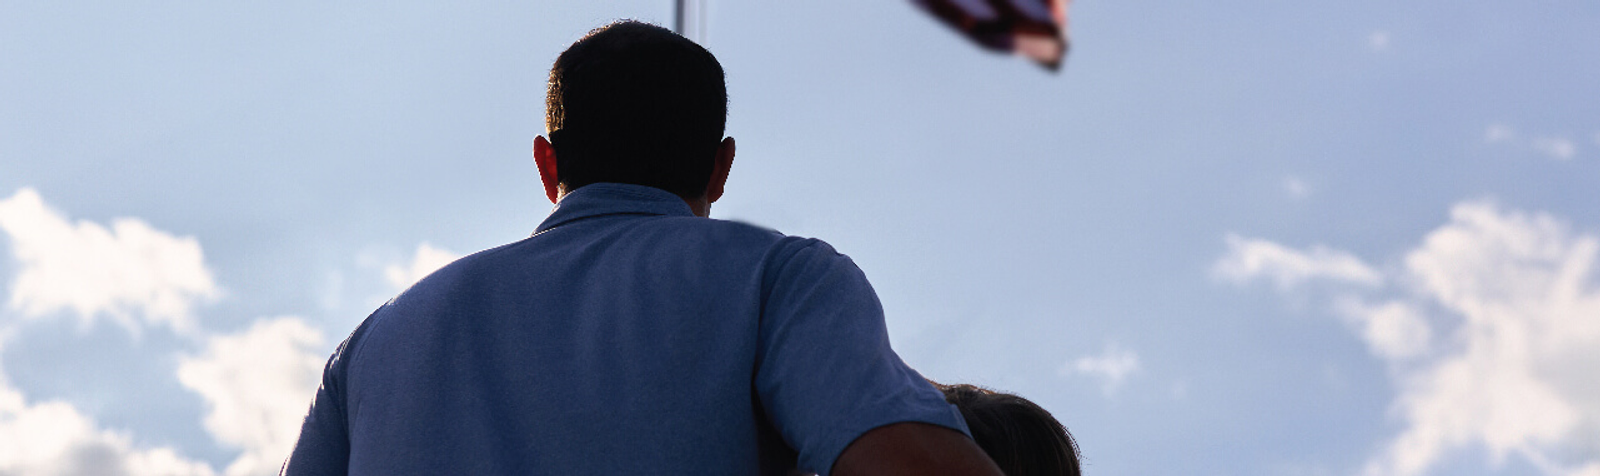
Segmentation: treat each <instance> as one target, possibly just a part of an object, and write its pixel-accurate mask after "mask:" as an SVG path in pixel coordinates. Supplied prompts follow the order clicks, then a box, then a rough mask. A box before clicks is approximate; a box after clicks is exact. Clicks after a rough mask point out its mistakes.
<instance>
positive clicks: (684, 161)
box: [545, 20, 728, 199]
mask: <svg viewBox="0 0 1600 476" xmlns="http://www.w3.org/2000/svg"><path fill="white" fill-rule="evenodd" d="M727 111H728V93H727V87H726V86H725V85H724V83H723V74H722V65H720V64H718V63H717V59H716V58H715V57H713V56H711V53H710V52H708V51H706V49H705V48H702V47H700V45H697V44H695V43H694V42H692V41H689V40H688V39H685V38H684V37H682V36H679V35H678V34H676V33H673V32H672V31H670V30H667V29H665V28H661V27H659V26H655V25H651V24H648V23H642V22H638V21H632V20H624V21H618V22H615V23H612V24H609V25H606V26H603V27H600V28H597V29H595V30H593V31H590V32H589V34H588V35H585V36H584V37H583V38H582V39H579V40H578V41H577V42H574V43H573V44H572V46H570V47H568V48H567V50H566V51H564V52H562V53H561V55H560V56H558V57H557V58H556V62H555V66H554V67H552V68H551V69H550V84H549V89H548V91H547V95H546V98H545V127H546V130H548V131H549V137H550V144H551V146H552V147H553V148H554V149H555V152H556V153H557V154H556V164H555V165H556V167H555V168H556V170H557V175H558V177H559V181H560V182H559V183H560V184H561V185H562V186H564V187H565V188H566V190H568V191H571V190H576V189H577V188H579V187H582V186H584V185H588V184H592V183H597V182H618V183H630V184H636V185H645V186H650V187H655V188H659V189H663V190H666V191H669V192H672V193H674V194H677V195H678V196H680V197H684V198H685V199H691V198H695V197H700V196H703V195H705V194H706V185H707V183H708V181H709V180H710V178H711V175H712V169H713V166H714V160H715V156H716V154H717V150H718V149H717V147H718V144H719V143H720V142H721V141H722V132H723V127H724V125H725V124H726V122H727Z"/></svg>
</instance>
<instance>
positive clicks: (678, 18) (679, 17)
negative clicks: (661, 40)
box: [672, 0, 687, 35]
mask: <svg viewBox="0 0 1600 476" xmlns="http://www.w3.org/2000/svg"><path fill="white" fill-rule="evenodd" d="M685 1H687V0H676V2H675V4H676V5H677V9H676V10H674V11H673V16H672V31H675V32H678V34H679V35H684V34H685V33H684V31H683V2H685Z"/></svg>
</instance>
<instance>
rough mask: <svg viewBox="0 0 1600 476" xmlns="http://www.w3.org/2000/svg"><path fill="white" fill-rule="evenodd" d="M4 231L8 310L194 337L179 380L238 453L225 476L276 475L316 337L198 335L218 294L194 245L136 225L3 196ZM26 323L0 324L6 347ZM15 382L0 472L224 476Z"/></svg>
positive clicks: (302, 406)
mask: <svg viewBox="0 0 1600 476" xmlns="http://www.w3.org/2000/svg"><path fill="white" fill-rule="evenodd" d="M0 231H4V232H5V234H6V235H7V236H8V237H9V239H10V240H9V241H10V245H11V251H12V255H13V256H14V257H15V258H16V260H17V262H18V263H19V265H20V266H19V267H18V269H17V272H16V275H15V276H12V279H11V282H10V284H11V287H12V293H11V300H10V309H9V311H11V312H8V313H7V314H20V315H21V316H22V317H23V318H25V319H39V318H51V317H54V316H58V315H75V316H76V317H77V318H78V319H79V320H80V321H81V322H82V323H84V324H85V325H90V324H93V323H94V322H95V321H96V320H97V319H101V318H109V319H111V320H113V321H115V322H117V323H119V324H122V325H124V326H125V327H127V328H128V329H129V330H130V331H132V332H134V333H135V334H137V333H138V332H139V330H140V329H142V328H143V327H144V326H164V327H167V328H169V329H170V330H174V331H178V332H179V333H180V334H181V335H183V336H184V337H186V338H188V339H192V341H191V342H194V343H197V344H200V345H201V347H203V350H202V351H201V352H199V353H197V354H195V355H190V356H187V357H184V358H182V359H181V361H180V363H179V365H178V368H177V369H176V372H175V378H176V379H177V380H178V381H179V382H180V383H181V384H182V385H183V386H184V387H186V388H188V389H190V390H192V391H194V392H196V393H197V394H199V395H200V396H201V397H202V398H203V399H204V400H205V402H206V406H207V408H206V414H205V417H204V419H203V421H202V423H203V424H204V426H205V428H206V431H207V432H208V433H210V435H211V436H212V438H213V439H214V440H215V441H217V442H219V443H221V444H223V445H225V446H229V447H232V448H236V449H238V450H240V454H239V455H238V456H237V457H236V458H235V459H234V460H233V461H232V462H231V463H230V464H229V465H228V466H227V468H226V470H225V471H224V472H223V474H225V475H228V476H243V475H268V474H276V473H277V471H278V467H279V465H280V464H281V463H282V461H283V458H284V457H286V456H287V455H288V453H289V451H290V449H291V448H292V447H293V444H294V439H295V438H296V436H298V434H299V430H300V422H301V420H302V419H303V417H304V415H305V411H306V408H307V406H308V405H309V403H310V399H311V397H312V396H313V392H315V390H316V387H317V383H318V381H319V377H320V376H321V373H322V362H323V358H324V356H325V355H326V354H325V353H324V352H323V351H322V347H323V344H324V339H323V336H322V333H321V332H320V331H318V330H317V329H315V328H314V327H312V326H310V325H309V324H307V323H306V322H305V321H303V320H301V319H299V318H294V317H279V318H272V319H258V320H256V321H255V323H254V324H253V325H252V326H251V327H249V328H248V329H246V330H244V331H242V332H239V333H236V334H227V335H208V334H206V333H204V332H202V331H201V330H200V329H199V328H198V326H197V325H196V322H195V316H194V315H193V312H194V308H195V307H197V306H198V305H199V304H200V303H201V302H202V301H205V300H208V299H212V298H215V297H216V296H218V295H219V294H220V292H219V290H218V287H217V285H216V283H215V282H214V281H213V280H212V277H211V273H210V271H209V270H208V269H207V267H206V265H205V262H204V256H203V254H202V253H201V249H200V244H199V242H198V241H197V240H196V239H194V238H192V237H175V236H173V235H171V234H169V233H167V232H164V231H161V230H157V229H155V228H153V227H151V226H150V225H148V224H146V223H145V222H143V221H140V220H138V219H133V218H120V219H117V220H114V221H113V222H112V224H111V226H110V227H106V226H102V225H100V224H97V223H93V222H88V221H78V222H76V223H74V222H71V221H69V220H68V219H67V218H66V217H65V216H64V215H63V214H61V213H60V212H57V211H55V210H53V209H51V208H50V207H48V206H47V205H46V204H45V202H44V200H43V199H42V198H41V197H40V196H39V194H38V193H37V192H35V191H34V190H32V189H27V188H24V189H22V190H20V191H18V192H16V193H15V194H14V195H12V196H11V197H9V198H6V199H4V200H0ZM0 243H3V242H0ZM419 254H421V253H419ZM432 256H433V255H426V256H422V257H419V259H418V260H417V261H424V260H423V259H422V258H427V257H432ZM424 264H426V263H424ZM416 268H417V265H413V269H416ZM428 271H431V269H430V270H428ZM20 323H21V322H20V321H11V320H0V346H3V345H4V341H5V340H6V338H8V337H15V336H16V335H17V334H18V333H19V329H20V328H21V327H22V326H20V325H18V324H20ZM7 382H8V381H7V379H6V377H5V376H4V375H0V476H13V475H15V476H24V475H25V476H33V475H85V476H87V475H95V476H101V475H110V476H119V475H127V476H210V475H214V474H216V471H215V470H214V469H213V468H212V467H211V466H210V465H208V464H207V463H205V462H201V461H195V460H190V459H187V458H185V457H183V456H181V455H180V454H179V453H178V452H177V451H176V450H174V449H173V448H169V447H158V448H140V447H136V445H135V444H134V443H133V441H134V439H133V437H132V436H131V435H129V434H128V433H126V432H123V431H119V430H112V429H105V428H101V427H99V426H98V425H97V424H96V423H95V421H94V419H93V418H92V417H91V416H89V415H86V414H84V413H83V412H82V411H80V410H79V409H78V408H76V407H74V406H73V405H71V404H70V403H67V402H62V401H46V402H35V403H29V402H28V400H27V399H26V396H25V395H24V393H23V392H22V390H20V389H16V388H12V387H10V386H9V384H8V383H7Z"/></svg>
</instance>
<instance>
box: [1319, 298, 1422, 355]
mask: <svg viewBox="0 0 1600 476" xmlns="http://www.w3.org/2000/svg"><path fill="white" fill-rule="evenodd" d="M1334 307H1335V310H1337V311H1338V312H1339V314H1341V315H1343V316H1344V317H1345V318H1346V319H1347V320H1348V321H1349V322H1350V323H1351V324H1352V325H1354V326H1355V327H1356V331H1357V332H1359V333H1360V334H1361V338H1362V340H1364V341H1366V342H1367V348H1368V349H1369V350H1371V351H1372V353H1373V355H1377V356H1379V357H1383V358H1385V359H1388V360H1391V361H1402V360H1406V359H1410V358H1413V357H1420V356H1422V355H1423V354H1425V353H1427V351H1428V348H1429V345H1430V343H1431V341H1432V340H1433V331H1432V329H1430V328H1429V327H1428V323H1427V321H1425V320H1424V319H1423V317H1422V313H1421V311H1418V310H1417V309H1416V307H1415V306H1413V305H1411V304H1410V303H1407V302H1403V301H1391V302H1387V303H1384V304H1379V305H1370V304H1365V303H1363V302H1361V301H1360V300H1358V299H1355V298H1353V297H1345V298H1343V299H1340V300H1339V301H1337V302H1336V304H1335V306H1334Z"/></svg>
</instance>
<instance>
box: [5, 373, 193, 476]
mask: <svg viewBox="0 0 1600 476" xmlns="http://www.w3.org/2000/svg"><path fill="white" fill-rule="evenodd" d="M212 474H213V472H212V470H211V467H210V466H207V465H205V464H204V463H200V462H196V461H192V460H188V459H185V458H183V457H181V456H178V454H177V453H176V452H174V451H173V450H172V449H171V448H154V449H138V448H134V447H133V443H132V442H131V438H129V437H128V435H126V434H124V433H121V432H116V431H110V430H105V429H101V428H98V427H97V426H96V425H95V423H94V421H93V420H91V419H90V418H89V417H87V416H85V415H83V414H82V413H80V412H78V410H77V409H76V408H73V406H72V405H70V404H67V403H65V402H58V401H52V402H43V403H36V404H32V405H29V404H28V403H27V402H26V400H24V398H23V395H22V393H21V392H18V391H17V390H15V389H12V388H9V387H8V386H6V384H5V382H4V381H3V380H0V475H6V476H13V475H15V476H24V475H26V476H32V475H41V476H44V475H59V476H68V475H72V476H78V475H82V476H211V475H212Z"/></svg>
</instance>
